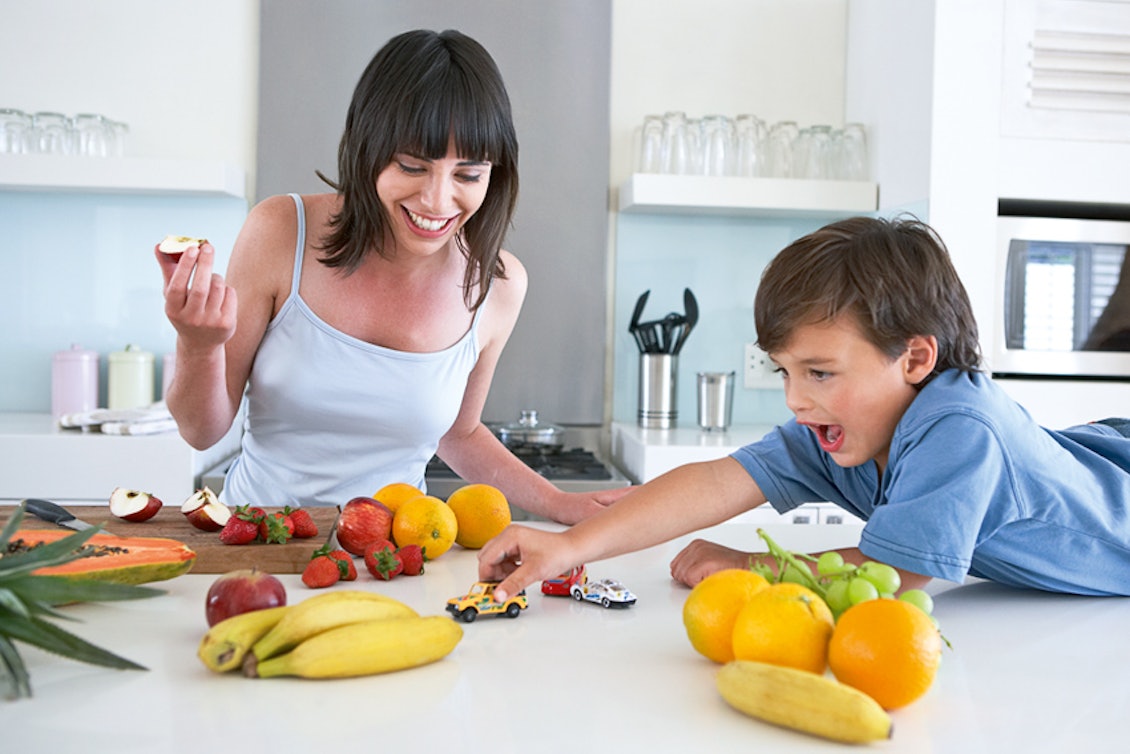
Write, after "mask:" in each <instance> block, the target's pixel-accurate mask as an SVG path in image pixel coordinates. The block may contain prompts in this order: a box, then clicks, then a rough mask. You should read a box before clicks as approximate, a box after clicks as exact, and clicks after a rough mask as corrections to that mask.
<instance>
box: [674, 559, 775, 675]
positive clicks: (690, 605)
mask: <svg viewBox="0 0 1130 754" xmlns="http://www.w3.org/2000/svg"><path fill="white" fill-rule="evenodd" d="M767 586H769V582H768V581H766V580H765V577H764V576H762V575H761V574H759V573H754V572H753V571H750V570H747V569H745V568H727V569H726V570H723V571H716V572H714V573H712V574H710V575H709V576H707V577H706V578H705V579H703V580H702V581H700V582H698V583H697V584H695V586H694V588H693V589H691V593H690V594H689V595H687V599H686V601H685V602H684V603H683V626H684V627H685V628H686V629H687V638H688V639H690V640H691V646H692V647H694V648H695V651H697V652H698V653H699V654H701V655H703V656H704V657H707V658H709V659H711V660H713V661H714V662H717V663H727V662H730V661H731V660H733V659H734V643H733V636H734V620H735V619H736V618H737V617H738V612H739V611H740V610H741V609H742V607H743V606H744V605H745V603H746V602H748V601H749V599H750V597H752V596H753V595H754V594H756V593H757V592H759V591H761V590H762V589H764V588H766V587H767Z"/></svg>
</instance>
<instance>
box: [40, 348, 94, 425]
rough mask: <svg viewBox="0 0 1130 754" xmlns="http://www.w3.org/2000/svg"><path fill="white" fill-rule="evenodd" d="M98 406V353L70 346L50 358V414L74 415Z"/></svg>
mask: <svg viewBox="0 0 1130 754" xmlns="http://www.w3.org/2000/svg"><path fill="white" fill-rule="evenodd" d="M96 408H98V352H97V351H91V350H88V349H85V348H83V347H82V346H80V345H78V344H73V345H71V347H70V349H69V350H66V351H59V352H57V353H56V354H55V355H54V357H53V358H52V359H51V415H52V416H53V417H54V418H55V420H56V421H58V420H59V417H60V416H62V415H63V414H76V413H83V412H86V411H93V410H94V409H96Z"/></svg>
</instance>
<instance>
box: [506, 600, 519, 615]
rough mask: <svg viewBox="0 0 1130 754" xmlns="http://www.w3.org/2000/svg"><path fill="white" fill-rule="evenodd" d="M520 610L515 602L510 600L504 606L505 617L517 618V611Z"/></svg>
mask: <svg viewBox="0 0 1130 754" xmlns="http://www.w3.org/2000/svg"><path fill="white" fill-rule="evenodd" d="M520 612H522V608H520V607H519V606H518V603H517V602H511V603H510V604H509V605H507V606H506V617H507V618H517V617H518V613H520Z"/></svg>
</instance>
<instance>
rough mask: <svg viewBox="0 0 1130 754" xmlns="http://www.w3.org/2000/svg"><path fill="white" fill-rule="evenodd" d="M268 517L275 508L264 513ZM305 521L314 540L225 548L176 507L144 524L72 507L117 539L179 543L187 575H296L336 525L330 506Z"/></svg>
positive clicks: (36, 525) (0, 513) (1, 518)
mask: <svg viewBox="0 0 1130 754" xmlns="http://www.w3.org/2000/svg"><path fill="white" fill-rule="evenodd" d="M265 510H266V511H267V513H272V512H274V511H277V510H281V508H266V509H265ZM306 510H307V511H309V512H310V517H311V518H312V519H314V523H315V524H317V525H318V536H316V537H312V538H309V539H292V540H290V541H289V542H287V543H286V544H266V543H264V542H253V543H251V544H248V545H225V544H224V543H223V542H221V541H220V533H219V532H207V531H201V530H200V529H197V528H196V527H195V526H193V525H192V524H190V523H189V522H188V519H186V518H185V517H184V514H183V513H181V512H180V506H176V505H172V506H170V505H166V506H165V507H163V508H161V510H160V511H158V512H157V515H156V516H154V517H153V518H151V519H149V520H148V521H143V522H141V523H136V524H135V523H131V522H129V521H123V520H121V519H120V518H116V517H114V516H112V515H111V514H110V510H109V507H108V506H107V507H105V508H103V507H99V506H77V505H76V506H74V507H73V508H71V509H70V511H71V513H73V514H74V515H75V516H76V517H78V518H79V519H81V520H82V521H85V522H87V523H88V524H94V525H98V524H103V530H104V531H107V532H109V533H111V534H117V535H119V536H123V537H166V538H168V539H175V540H178V541H180V542H184V543H185V544H186V545H188V546H189V547H191V548H192V549H193V550H194V551H195V552H196V563H195V564H194V565H193V566H192V570H191V571H190V573H227V572H228V571H234V570H237V569H239V568H251V567H252V566H254V567H256V568H258V569H259V570H261V571H267V572H268V573H302V569H303V568H305V567H306V563H308V562H309V561H310V556H311V554H313V552H314V551H315V550H317V549H318V548H319V547H321V546H322V545H324V544H325V543H326V540H327V539H328V538H329V536H330V531H331V530H332V529H333V525H334V522H335V521H336V520H337V514H338V509H337V507H336V506H308V507H307V508H306ZM10 516H11V509H10V508H9V507H8V506H0V526H3V524H5V523H7V521H8V518H9V517H10ZM21 528H24V529H59V528H65V527H59V526H56V525H55V524H52V523H48V522H46V521H41V520H40V519H38V518H36V517H35V516H31V515H25V516H24V520H23V523H22V524H21Z"/></svg>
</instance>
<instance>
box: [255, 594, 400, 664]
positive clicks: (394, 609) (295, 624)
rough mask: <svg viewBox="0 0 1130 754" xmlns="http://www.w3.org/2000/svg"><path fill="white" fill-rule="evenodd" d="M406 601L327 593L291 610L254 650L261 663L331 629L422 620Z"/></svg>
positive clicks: (375, 595) (292, 607) (376, 595)
mask: <svg viewBox="0 0 1130 754" xmlns="http://www.w3.org/2000/svg"><path fill="white" fill-rule="evenodd" d="M418 615H419V614H418V613H417V612H416V611H415V610H413V609H412V608H411V607H409V606H408V605H405V604H404V603H403V602H400V601H398V600H394V599H392V598H391V597H386V596H385V595H382V594H376V593H374V592H363V591H360V590H345V591H340V592H326V593H324V594H319V595H316V596H314V597H310V598H309V599H306V600H304V601H303V602H299V603H298V604H296V605H293V606H291V607H290V609H289V610H287V612H286V614H285V615H284V616H283V617H282V620H280V621H279V622H278V623H277V624H275V626H274V628H272V629H271V630H270V631H269V632H268V633H267V634H266V635H265V636H264V637H263V638H261V639H259V641H257V642H255V644H254V646H252V647H251V652H252V654H254V655H255V659H256V660H258V661H262V660H266V659H267V658H269V657H274V656H275V655H278V654H282V653H283V652H288V651H290V650H291V649H293V648H294V647H296V646H298V645H299V644H301V643H302V642H303V641H305V640H307V639H309V638H310V637H312V636H315V635H316V634H320V633H322V632H323V631H328V630H329V629H331V628H337V627H338V626H344V625H348V624H350V623H360V622H361V621H370V620H384V619H386V618H408V617H418Z"/></svg>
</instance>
